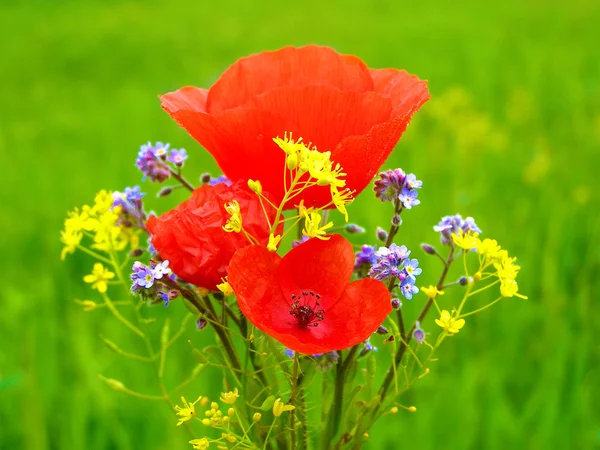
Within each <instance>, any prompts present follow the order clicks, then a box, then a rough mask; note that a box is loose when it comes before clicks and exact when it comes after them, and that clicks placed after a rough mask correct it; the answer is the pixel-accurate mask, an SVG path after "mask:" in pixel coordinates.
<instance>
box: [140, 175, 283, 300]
mask: <svg viewBox="0 0 600 450" xmlns="http://www.w3.org/2000/svg"><path fill="white" fill-rule="evenodd" d="M263 194H264V195H267V197H269V194H267V193H266V192H263ZM232 200H236V201H237V202H238V203H239V205H240V211H241V214H242V219H243V225H244V229H245V230H246V231H247V232H248V233H250V234H251V235H253V236H254V237H255V238H257V239H258V240H259V241H260V242H261V243H263V244H265V245H266V243H267V242H268V240H269V227H268V225H267V221H266V219H265V215H264V212H263V209H262V207H261V206H260V203H259V201H258V197H257V196H256V194H255V193H254V192H252V191H250V189H248V187H247V185H246V183H244V182H243V181H239V182H237V183H235V184H233V185H232V186H226V185H225V184H218V185H216V186H209V185H204V186H201V187H199V188H198V189H196V190H195V191H194V192H193V193H192V196H191V197H190V198H189V199H188V200H186V201H184V202H183V203H181V204H180V205H178V206H177V207H176V208H174V209H172V210H171V211H169V212H167V213H165V214H163V215H162V216H160V217H150V219H148V222H147V223H146V226H147V228H148V230H149V231H150V234H151V235H152V245H153V246H154V248H155V249H156V250H157V251H158V253H159V254H160V256H161V258H163V259H166V260H169V266H170V267H171V269H172V270H173V272H174V273H175V274H176V275H177V276H178V277H180V278H181V279H183V280H185V281H187V282H188V283H192V284H194V285H196V286H199V287H203V288H206V289H211V290H216V286H217V284H219V283H221V278H222V277H224V276H225V275H227V266H228V265H229V261H230V260H231V257H232V256H233V254H234V253H235V252H236V251H237V250H238V249H240V248H242V247H245V246H247V245H250V242H249V241H248V239H247V238H246V237H245V236H244V234H243V233H227V232H225V231H224V230H223V228H222V227H223V225H224V224H225V222H226V221H227V219H229V217H230V216H229V214H228V213H227V212H226V211H225V208H224V205H225V204H226V203H229V202H231V201H232ZM270 209H271V208H270ZM271 211H272V209H271ZM274 218H275V212H274V211H273V213H272V214H271V217H270V218H269V219H270V220H271V221H273V219H274ZM279 232H280V233H281V230H279Z"/></svg>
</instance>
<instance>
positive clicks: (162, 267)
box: [153, 260, 171, 280]
mask: <svg viewBox="0 0 600 450" xmlns="http://www.w3.org/2000/svg"><path fill="white" fill-rule="evenodd" d="M153 274H154V279H155V280H160V279H161V278H162V277H163V275H170V274H171V269H169V261H168V260H166V261H163V262H161V263H158V264H157V265H156V266H154V272H153Z"/></svg>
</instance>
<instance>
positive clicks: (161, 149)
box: [154, 142, 170, 161]
mask: <svg viewBox="0 0 600 450" xmlns="http://www.w3.org/2000/svg"><path fill="white" fill-rule="evenodd" d="M169 145H170V144H168V143H167V144H163V143H162V142H157V143H156V145H155V146H154V156H156V157H157V158H160V159H162V160H163V161H164V160H165V159H166V158H167V153H168V152H169Z"/></svg>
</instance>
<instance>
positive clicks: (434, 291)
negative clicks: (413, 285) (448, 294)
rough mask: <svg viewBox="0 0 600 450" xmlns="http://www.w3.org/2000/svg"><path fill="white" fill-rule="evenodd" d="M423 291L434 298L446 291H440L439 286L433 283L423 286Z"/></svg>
mask: <svg viewBox="0 0 600 450" xmlns="http://www.w3.org/2000/svg"><path fill="white" fill-rule="evenodd" d="M421 292H422V293H423V294H425V295H426V296H427V297H429V298H430V299H432V300H433V299H434V298H436V297H437V296H438V295H444V291H440V290H438V288H437V287H435V286H431V285H430V286H427V287H422V288H421Z"/></svg>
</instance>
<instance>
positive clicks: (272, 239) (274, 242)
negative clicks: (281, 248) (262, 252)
mask: <svg viewBox="0 0 600 450" xmlns="http://www.w3.org/2000/svg"><path fill="white" fill-rule="evenodd" d="M279 241H281V236H280V235H277V236H275V235H274V234H273V233H271V234H270V235H269V243H268V244H267V250H269V251H270V252H276V251H277V246H278V245H279Z"/></svg>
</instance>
